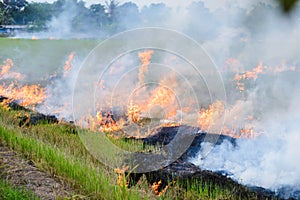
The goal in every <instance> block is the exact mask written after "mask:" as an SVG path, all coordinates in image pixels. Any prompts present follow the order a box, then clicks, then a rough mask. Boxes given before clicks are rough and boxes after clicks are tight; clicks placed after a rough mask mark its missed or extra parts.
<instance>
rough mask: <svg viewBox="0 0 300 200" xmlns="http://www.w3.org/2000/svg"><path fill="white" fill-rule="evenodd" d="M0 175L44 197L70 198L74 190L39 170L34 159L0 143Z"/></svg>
mask: <svg viewBox="0 0 300 200" xmlns="http://www.w3.org/2000/svg"><path fill="white" fill-rule="evenodd" d="M0 177H1V178H2V179H3V180H6V181H8V182H9V183H11V184H13V185H15V186H22V187H24V188H26V189H29V190H31V191H33V192H34V193H35V194H36V195H37V196H38V197H40V198H42V199H47V200H50V199H51V200H52V199H62V198H68V197H69V198H70V197H71V196H72V195H71V194H72V191H71V189H70V188H69V187H67V186H65V185H64V184H63V183H62V182H61V181H59V179H58V178H55V177H53V176H51V175H49V174H48V173H46V172H43V171H41V170H39V169H38V168H37V167H36V166H35V165H34V163H33V162H32V161H30V160H28V159H24V158H23V157H22V156H21V155H18V154H17V153H16V152H14V151H12V150H10V149H9V148H7V147H5V146H3V145H1V144H0Z"/></svg>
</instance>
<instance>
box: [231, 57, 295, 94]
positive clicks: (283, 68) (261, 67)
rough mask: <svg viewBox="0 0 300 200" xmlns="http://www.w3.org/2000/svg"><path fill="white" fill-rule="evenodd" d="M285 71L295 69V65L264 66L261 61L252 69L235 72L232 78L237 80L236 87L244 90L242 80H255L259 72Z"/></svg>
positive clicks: (276, 72) (274, 72)
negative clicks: (240, 72)
mask: <svg viewBox="0 0 300 200" xmlns="http://www.w3.org/2000/svg"><path fill="white" fill-rule="evenodd" d="M285 71H296V67H294V66H291V67H287V66H285V65H282V66H276V67H269V66H264V65H263V63H262V62H260V63H259V64H258V66H257V67H255V68H254V69H252V70H251V71H246V72H244V73H242V74H239V73H237V74H236V75H235V76H234V80H235V81H236V82H237V89H238V90H239V91H241V92H242V91H244V90H245V83H244V82H242V81H243V80H251V79H252V80H253V81H256V80H257V79H258V77H259V75H261V74H267V73H269V74H274V75H276V74H278V73H281V72H285Z"/></svg>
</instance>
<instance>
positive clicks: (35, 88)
mask: <svg viewBox="0 0 300 200" xmlns="http://www.w3.org/2000/svg"><path fill="white" fill-rule="evenodd" d="M13 65H14V63H13V61H12V60H11V59H6V61H5V64H4V65H0V67H1V72H0V79H2V80H5V79H7V78H14V79H15V80H14V82H11V83H10V84H7V83H5V81H3V83H2V84H1V85H0V95H1V96H5V97H7V98H8V99H10V100H15V101H18V102H20V105H21V106H25V107H29V106H30V107H34V106H35V105H38V104H40V103H42V102H43V101H44V100H45V98H46V94H45V88H42V87H40V85H24V86H20V85H19V84H18V83H17V82H16V80H20V79H22V75H21V74H20V73H17V72H12V71H10V70H11V68H12V67H13Z"/></svg>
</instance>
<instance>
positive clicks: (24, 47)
mask: <svg viewBox="0 0 300 200" xmlns="http://www.w3.org/2000/svg"><path fill="white" fill-rule="evenodd" d="M99 42H100V41H98V40H76V39H72V40H46V39H43V40H31V39H11V38H0V52H1V54H0V64H3V63H4V62H5V60H6V59H8V58H9V59H12V60H13V62H14V67H13V68H12V69H11V70H13V71H18V72H20V73H21V74H23V75H25V76H26V77H27V80H30V81H32V82H37V81H41V79H43V78H48V77H49V75H51V74H53V72H54V71H58V72H61V71H62V69H63V67H64V65H65V61H66V60H67V59H68V56H69V55H70V53H71V52H75V60H74V63H75V64H80V62H81V61H83V59H84V58H85V57H86V56H87V55H88V53H89V52H90V51H91V50H92V49H93V48H94V47H95V46H96V45H97V44H98V43H99ZM27 83H28V81H27Z"/></svg>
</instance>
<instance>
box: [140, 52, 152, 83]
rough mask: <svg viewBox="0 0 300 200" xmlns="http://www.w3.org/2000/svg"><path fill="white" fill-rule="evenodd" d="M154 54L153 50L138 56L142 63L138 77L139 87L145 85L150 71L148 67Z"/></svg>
mask: <svg viewBox="0 0 300 200" xmlns="http://www.w3.org/2000/svg"><path fill="white" fill-rule="evenodd" d="M153 53H154V51H153V50H148V51H144V52H140V53H138V56H139V58H140V60H141V63H142V65H141V67H140V69H139V76H138V78H139V86H141V85H143V83H144V82H145V74H146V73H147V71H148V66H149V64H150V59H151V57H152V54H153Z"/></svg>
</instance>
